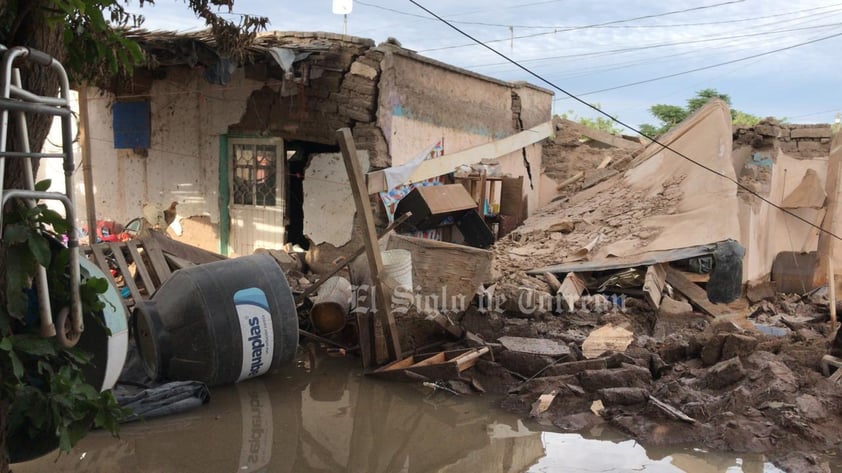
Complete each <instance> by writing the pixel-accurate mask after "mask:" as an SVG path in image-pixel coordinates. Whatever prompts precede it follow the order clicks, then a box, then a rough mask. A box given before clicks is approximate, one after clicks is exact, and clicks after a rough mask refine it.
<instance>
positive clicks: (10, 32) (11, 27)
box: [0, 0, 64, 473]
mask: <svg viewBox="0 0 842 473" xmlns="http://www.w3.org/2000/svg"><path fill="white" fill-rule="evenodd" d="M51 3H52V2H51V1H50V0H0V44H3V45H5V46H7V47H13V46H28V47H31V48H35V49H39V50H41V51H43V52H45V53H47V54H49V55H51V56H53V57H54V58H56V59H58V60H59V61H63V60H64V24H63V23H62V22H56V21H51V22H48V21H47V18H46V16H45V8H46V7H49V6H50V4H51ZM21 80H22V81H23V83H22V85H23V87H24V88H25V89H26V90H29V91H31V92H34V93H36V94H39V95H55V94H56V93H57V92H58V86H59V81H58V77H57V76H56V74H55V72H53V71H52V70H51V69H48V68H45V67H40V66H39V67H26V68H23V69H22V70H21ZM51 124H52V117H50V116H45V115H30V116H28V117H27V126H28V129H29V146H30V149H31V150H32V151H40V150H41V147H42V146H43V144H44V141H45V140H46V139H47V134H48V133H49V131H50V126H51ZM6 149H7V150H11V151H22V147H21V143H20V140H18V138H17V132H16V130H15V129H14V127H13V126H12V127H10V128H9V133H8V141H7V146H6ZM25 165H29V163H28V160H21V159H7V161H6V175H5V182H4V185H3V188H5V189H11V188H22V187H24V184H25V180H24V174H23V169H24V166H25ZM32 167H33V173H35V172H37V170H38V162H37V161H35V162H33V163H32ZM0 211H2V209H0ZM5 263H6V262H5V255H4V254H3V253H2V252H0V268H5V267H6V264H5ZM5 276H6V274H5V271H0V304H3V305H5V304H6V294H5V288H6V277H5ZM9 402H11V400H10V399H0V473H7V472H8V471H9V462H8V452H7V451H6V450H7V447H6V424H7V415H8V408H9Z"/></svg>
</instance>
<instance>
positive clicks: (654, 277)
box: [643, 264, 667, 309]
mask: <svg viewBox="0 0 842 473" xmlns="http://www.w3.org/2000/svg"><path fill="white" fill-rule="evenodd" d="M666 282H667V271H666V270H665V269H664V265H663V264H653V265H652V266H649V267H648V268H646V277H645V278H644V280H643V293H644V295H645V297H646V302H648V303H649V305H651V306H652V307H654V308H656V309H657V308H659V307H661V298H662V296H663V293H664V285H665V284H666Z"/></svg>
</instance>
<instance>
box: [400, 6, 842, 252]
mask: <svg viewBox="0 0 842 473" xmlns="http://www.w3.org/2000/svg"><path fill="white" fill-rule="evenodd" d="M409 2H410V3H412V4H413V5H415V6H417V7H418V8H420V9H422V10H424V11H425V12H427V13H428V14H429V15H431V16H433V17H435V18H436V19H438V20H439V21H440V22H442V23H444V24H445V25H447V26H449V27H450V28H452V29H453V30H455V31H456V32H458V33H459V34H461V35H463V36H465V37H466V38H468V39H470V40H471V41H473V42H475V43H476V44H478V45H480V46H482V47H484V48H486V49H488V50H489V51H491V52H492V53H494V54H496V55H498V56H500V57H501V58H503V59H505V60H506V61H508V62H510V63H512V64H513V65H515V66H517V67H518V68H519V69H521V70H523V71H524V72H526V73H527V74H529V75H531V76H532V77H534V78H536V79H538V80H539V81H541V82H543V83H545V84H547V85H548V86H550V87H551V88H553V89H556V90H558V91H559V92H561V93H563V94H564V95H567V96H568V97H570V98H572V99H573V100H575V101H577V102H579V103H580V104H582V105H584V106H585V107H588V108H590V109H592V110H593V111H595V112H597V113H599V114H601V115H603V116H605V117H606V118H608V119H609V120H611V121H613V122H615V123H617V124H618V125H621V126H624V127H626V128H628V129H630V130H632V131H634V132H636V133H638V134H639V135H640V136H643V137H644V138H647V139H649V140H650V141H651V142H652V143H655V144H657V145H659V146H660V147H661V150H665V149H666V150H668V151H672V152H673V153H674V154H676V155H678V156H680V157H681V158H683V159H685V160H687V161H688V162H690V163H692V164H695V165H696V166H698V167H700V168H702V169H704V170H706V171H708V172H710V173H712V174H715V175H717V176H719V177H721V178H723V179H725V180H727V181H729V182H732V183H734V184H735V185H736V186H737V187H738V188H740V189H742V190H744V191H746V192H748V193H749V194H751V195H753V196H755V197H757V198H758V199H760V200H761V201H763V202H765V203H767V204H769V205H770V206H772V207H774V208H776V209H778V210H780V211H781V212H783V213H785V214H787V215H790V216H792V217H794V218H796V219H797V220H800V221H801V222H804V223H806V224H807V225H808V226H810V227H811V228H815V229H817V230H819V231H820V232H823V233H826V234H828V235H830V236H832V237H833V238H836V239H837V240H840V241H842V237H840V236H839V235H837V234H836V233H833V231H831V230H825V229H824V228H821V227H820V226H819V225H816V224H815V223H813V222H810V221H809V220H807V219H805V218H803V217H801V216H800V215H797V214H795V213H794V212H792V211H791V210H789V209H785V208H783V207H781V206H780V205H778V204H776V203H774V202H772V201H771V200H769V199H767V198H766V197H763V196H762V195H760V194H759V193H758V192H756V191H754V190H752V189H751V188H749V187H748V186H746V185H744V184H740V182H739V181H738V180H737V179H734V178H732V177H730V176H727V175H725V174H723V173H721V172H719V171H717V170H716V169H713V168H711V167H709V166H707V165H705V164H702V163H700V162H698V161H696V160H694V159H693V158H691V157H689V156H687V155H686V154H684V153H681V152H679V151H676V150H674V149H672V148H671V147H670V146H669V145H667V144H664V143H661V142H660V141H658V140H657V139H656V138H655V137H652V136H649V135H647V134H645V133H643V132H641V131H640V130H638V129H637V128H636V127H633V126H631V125H629V124H627V123H625V122H623V121H622V120H619V119H617V118H615V117H613V116H611V115H610V114H608V112H605V111H603V110H601V109H600V108H598V107H595V106H594V105H591V104H590V103H588V102H586V101H585V100H583V99H581V98H579V96H577V95H573V94H572V93H570V92H568V91H566V90H565V89H563V88H561V87H560V86H558V85H556V84H554V83H552V82H550V81H549V80H547V79H545V78H544V77H542V76H541V75H539V74H537V73H535V72H532V71H531V70H529V68H527V67H526V66H523V65H521V64H520V63H518V62H517V61H515V60H513V59H510V58H509V57H508V56H506V55H505V54H503V53H501V52H500V51H497V50H496V49H494V48H492V47H491V46H489V45H487V44H486V43H483V42H482V41H480V40H478V39H476V38H474V37H473V36H472V35H470V34H469V33H467V32H465V31H463V30H461V29H460V28H459V27H458V26H456V25H453V24H451V23H450V22H448V21H447V20H445V19H444V18H442V17H440V16H439V15H437V14H436V13H434V12H433V11H431V10H430V9H428V8H427V7H425V6H423V5H421V4H420V3H418V2H417V1H416V0H409ZM837 36H842V33H837V34H835V35H830V36H826V37H823V38H819V39H816V40H812V41H807V42H804V43H800V44H797V45H792V46H788V47H785V48H779V49H776V50H773V51H767V52H765V53H761V54H756V55H753V56H752V57H750V58H749V59H752V58H754V57H760V56H765V55H768V54H772V53H774V52H778V51H784V50H787V49H792V48H795V47H798V46H803V45H806V44H812V43H815V42H818V41H822V40H825V39H830V38H834V37H837ZM734 62H737V61H728V62H726V63H723V64H722V65H724V64H733V63H734ZM672 77H674V75H672Z"/></svg>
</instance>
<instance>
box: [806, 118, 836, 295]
mask: <svg viewBox="0 0 842 473" xmlns="http://www.w3.org/2000/svg"><path fill="white" fill-rule="evenodd" d="M840 171H842V133H838V132H837V133H834V135H833V141H832V142H831V144H830V158H828V162H827V181H826V183H825V192H826V193H827V213H825V216H824V220H823V221H822V231H821V232H819V243H818V247H817V250H816V262H817V264H816V270H815V272H814V273H813V287H819V286H823V285H825V284H827V282H828V278H827V275H828V272H829V269H828V268H829V267H832V264H831V262H830V255H831V249H832V248H833V244H834V240H835V238H834V237H833V236H832V235H831V234H830V233H832V232H833V229H834V227H835V226H836V213H837V212H838V211H839V172H840Z"/></svg>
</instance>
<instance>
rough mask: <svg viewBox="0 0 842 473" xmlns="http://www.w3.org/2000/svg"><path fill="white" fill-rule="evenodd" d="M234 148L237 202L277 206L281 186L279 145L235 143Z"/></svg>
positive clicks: (240, 203)
mask: <svg viewBox="0 0 842 473" xmlns="http://www.w3.org/2000/svg"><path fill="white" fill-rule="evenodd" d="M232 151H233V152H232V156H233V160H234V185H233V192H232V194H233V195H232V197H233V199H234V204H235V205H254V206H274V205H275V202H276V198H277V196H276V194H277V189H278V187H277V182H276V176H277V169H278V168H277V165H278V162H277V159H278V147H277V145H274V144H268V145H267V144H257V143H235V144H233V149H232Z"/></svg>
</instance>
